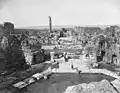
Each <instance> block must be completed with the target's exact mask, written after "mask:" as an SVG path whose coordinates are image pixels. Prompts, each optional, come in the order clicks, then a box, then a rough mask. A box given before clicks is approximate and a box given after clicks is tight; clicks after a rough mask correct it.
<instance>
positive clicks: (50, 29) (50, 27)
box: [48, 16, 52, 32]
mask: <svg viewBox="0 0 120 93" xmlns="http://www.w3.org/2000/svg"><path fill="white" fill-rule="evenodd" d="M48 18H49V32H52V19H51V16H49V17H48Z"/></svg>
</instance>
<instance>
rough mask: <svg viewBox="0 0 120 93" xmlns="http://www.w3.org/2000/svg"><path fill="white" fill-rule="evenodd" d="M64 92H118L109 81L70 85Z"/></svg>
mask: <svg viewBox="0 0 120 93" xmlns="http://www.w3.org/2000/svg"><path fill="white" fill-rule="evenodd" d="M63 93H118V92H117V91H116V90H115V89H114V88H113V86H112V85H111V84H110V83H109V82H108V81H107V80H102V81H100V82H91V83H89V84H85V83H83V84H79V85H74V86H70V87H68V88H67V89H66V91H65V92H63Z"/></svg>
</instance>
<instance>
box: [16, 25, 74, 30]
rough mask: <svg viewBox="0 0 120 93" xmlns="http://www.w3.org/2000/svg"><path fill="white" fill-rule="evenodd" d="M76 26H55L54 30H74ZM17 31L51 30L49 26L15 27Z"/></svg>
mask: <svg viewBox="0 0 120 93" xmlns="http://www.w3.org/2000/svg"><path fill="white" fill-rule="evenodd" d="M74 27H75V26H74V25H53V26H52V28H53V29H61V28H74ZM15 28H16V29H49V26H28V27H15Z"/></svg>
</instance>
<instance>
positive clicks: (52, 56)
mask: <svg viewBox="0 0 120 93" xmlns="http://www.w3.org/2000/svg"><path fill="white" fill-rule="evenodd" d="M54 54H55V53H54V52H50V58H51V62H53V61H54Z"/></svg>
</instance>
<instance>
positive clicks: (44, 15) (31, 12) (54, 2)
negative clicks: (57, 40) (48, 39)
mask: <svg viewBox="0 0 120 93" xmlns="http://www.w3.org/2000/svg"><path fill="white" fill-rule="evenodd" d="M48 16H51V17H52V20H53V25H96V24H102V25H103V24H106V25H109V24H120V0H0V23H2V22H4V21H11V22H13V23H14V24H15V26H16V27H23V26H39V25H48Z"/></svg>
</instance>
